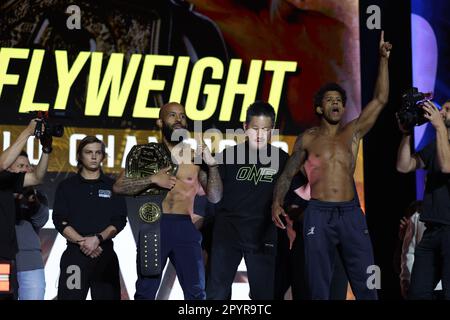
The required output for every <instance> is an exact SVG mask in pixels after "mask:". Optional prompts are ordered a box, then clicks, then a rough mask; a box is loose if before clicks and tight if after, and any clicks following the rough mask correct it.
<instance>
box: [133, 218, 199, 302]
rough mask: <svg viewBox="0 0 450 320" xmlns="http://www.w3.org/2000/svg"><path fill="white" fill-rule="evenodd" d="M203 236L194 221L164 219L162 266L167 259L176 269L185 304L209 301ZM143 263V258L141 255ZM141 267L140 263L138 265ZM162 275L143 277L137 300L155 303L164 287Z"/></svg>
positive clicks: (140, 278)
mask: <svg viewBox="0 0 450 320" xmlns="http://www.w3.org/2000/svg"><path fill="white" fill-rule="evenodd" d="M201 242H202V235H201V234H200V232H199V231H198V230H197V229H196V228H195V226H194V224H193V223H192V221H191V217H190V216H187V215H182V214H169V213H164V214H163V215H162V218H161V253H160V255H161V262H162V264H161V265H162V266H163V268H164V266H165V265H166V262H167V258H169V259H170V261H171V262H172V264H173V265H174V267H175V270H176V273H177V276H178V281H179V282H180V285H181V288H182V289H183V293H184V299H185V300H204V299H205V269H204V262H203V257H202V247H201ZM138 259H139V255H138ZM138 265H139V261H138ZM161 277H162V273H161V274H160V275H159V276H155V277H144V276H142V275H140V274H139V270H138V279H137V281H136V293H135V294H134V298H135V299H136V300H154V299H156V293H157V292H158V288H159V286H160V284H161Z"/></svg>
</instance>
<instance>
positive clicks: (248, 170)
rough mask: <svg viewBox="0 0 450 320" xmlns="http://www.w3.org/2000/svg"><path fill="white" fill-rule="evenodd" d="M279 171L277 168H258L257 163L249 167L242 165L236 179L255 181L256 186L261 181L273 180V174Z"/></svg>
mask: <svg viewBox="0 0 450 320" xmlns="http://www.w3.org/2000/svg"><path fill="white" fill-rule="evenodd" d="M276 173H277V170H275V169H271V168H259V169H258V168H257V167H256V165H252V166H249V167H240V168H239V170H238V172H237V174H236V180H238V181H253V182H254V183H255V186H256V185H257V184H258V183H259V182H273V176H274V175H275V174H276Z"/></svg>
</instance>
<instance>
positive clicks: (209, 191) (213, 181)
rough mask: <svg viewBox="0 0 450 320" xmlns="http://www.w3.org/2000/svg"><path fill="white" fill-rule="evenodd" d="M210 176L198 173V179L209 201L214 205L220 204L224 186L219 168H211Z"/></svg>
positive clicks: (201, 172) (203, 172) (201, 171)
mask: <svg viewBox="0 0 450 320" xmlns="http://www.w3.org/2000/svg"><path fill="white" fill-rule="evenodd" d="M208 171H209V172H208V174H207V173H206V172H205V171H203V170H200V171H199V173H198V178H199V180H200V184H201V185H202V187H203V189H204V190H205V192H206V196H207V197H208V200H209V201H210V202H212V203H218V202H219V201H220V199H221V198H222V192H223V185H222V179H221V178H220V173H219V169H218V167H210V168H209V170H208Z"/></svg>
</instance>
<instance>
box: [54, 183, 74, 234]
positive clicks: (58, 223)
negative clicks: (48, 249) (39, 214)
mask: <svg viewBox="0 0 450 320" xmlns="http://www.w3.org/2000/svg"><path fill="white" fill-rule="evenodd" d="M64 189H65V188H64V186H63V185H61V184H60V185H59V186H58V188H56V192H55V202H54V204H53V215H52V219H53V224H54V225H55V228H56V230H58V232H59V233H61V234H63V231H64V229H65V228H66V227H68V226H69V225H70V221H69V215H68V212H67V208H68V203H67V197H66V193H65V190H64Z"/></svg>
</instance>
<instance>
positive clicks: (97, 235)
mask: <svg viewBox="0 0 450 320" xmlns="http://www.w3.org/2000/svg"><path fill="white" fill-rule="evenodd" d="M95 236H96V237H97V238H98V241H100V243H102V242H103V241H104V239H103V236H102V235H101V234H100V233H97V234H96V235H95Z"/></svg>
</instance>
